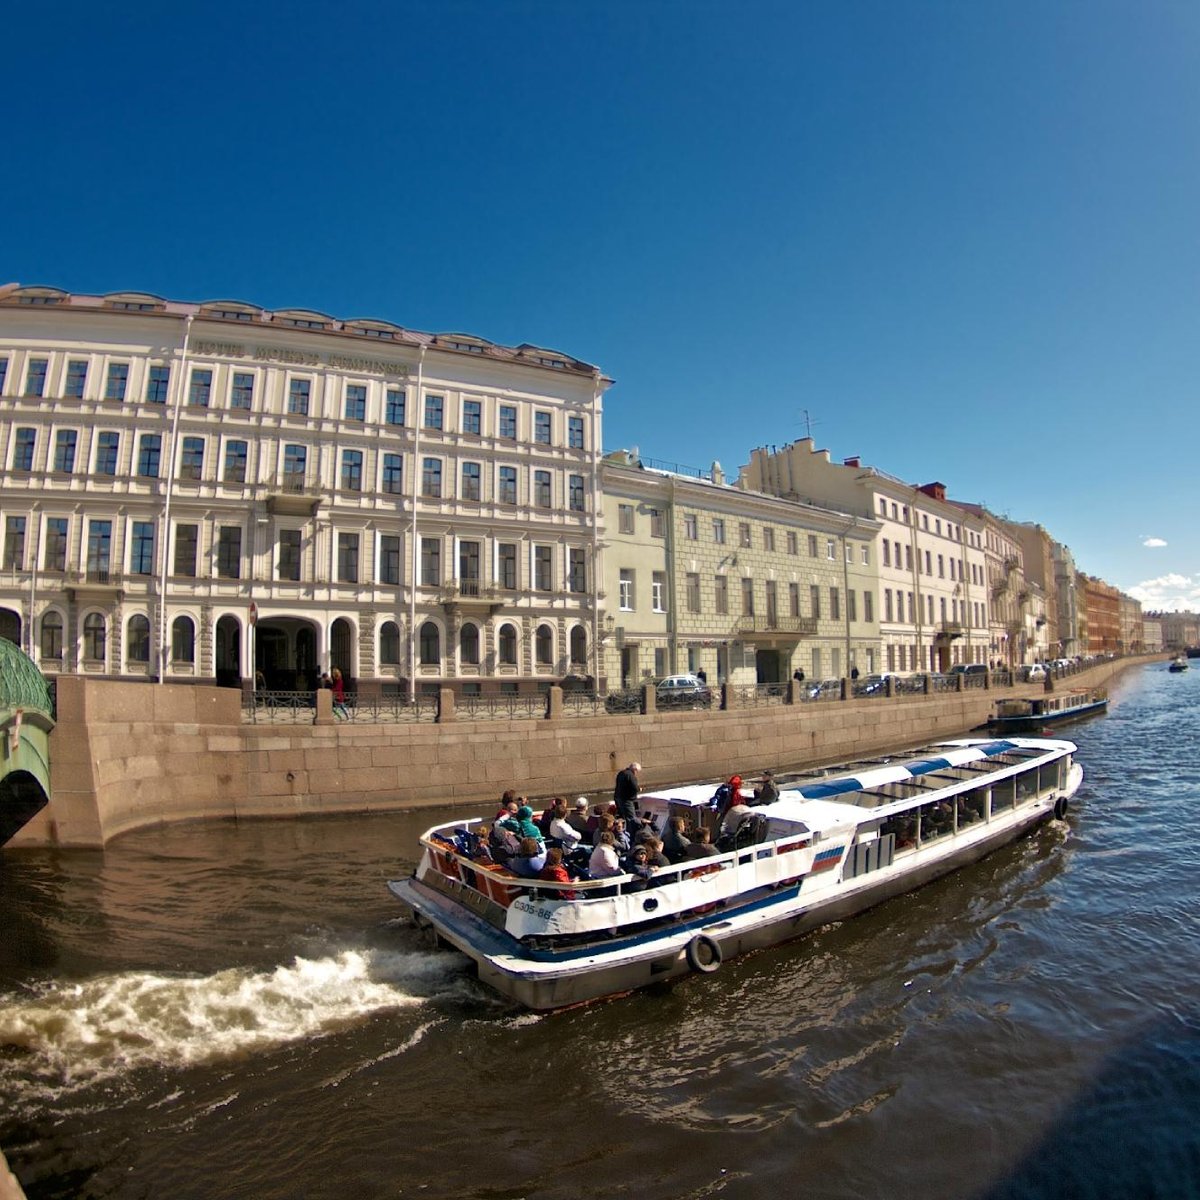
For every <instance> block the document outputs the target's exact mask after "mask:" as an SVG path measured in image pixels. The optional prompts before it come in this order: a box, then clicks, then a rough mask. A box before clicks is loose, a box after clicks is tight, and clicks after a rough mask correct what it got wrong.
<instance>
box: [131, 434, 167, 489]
mask: <svg viewBox="0 0 1200 1200" xmlns="http://www.w3.org/2000/svg"><path fill="white" fill-rule="evenodd" d="M161 454H162V435H161V434H157V433H143V434H142V436H141V437H140V438H138V466H137V473H138V475H139V476H140V477H141V478H142V479H157V478H158V460H159V457H160V456H161Z"/></svg>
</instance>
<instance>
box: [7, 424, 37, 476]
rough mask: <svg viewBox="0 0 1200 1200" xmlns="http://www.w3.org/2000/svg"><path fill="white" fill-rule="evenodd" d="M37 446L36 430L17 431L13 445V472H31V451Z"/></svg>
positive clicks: (21, 429)
mask: <svg viewBox="0 0 1200 1200" xmlns="http://www.w3.org/2000/svg"><path fill="white" fill-rule="evenodd" d="M36 446H37V430H36V429H30V428H27V427H24V426H23V427H21V428H20V429H18V430H17V438H16V442H15V444H14V445H13V470H14V471H32V470H33V451H34V448H35V447H36Z"/></svg>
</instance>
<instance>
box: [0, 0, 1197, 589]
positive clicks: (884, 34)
mask: <svg viewBox="0 0 1200 1200" xmlns="http://www.w3.org/2000/svg"><path fill="white" fill-rule="evenodd" d="M32 9H33V6H28V5H21V6H19V8H18V9H17V10H16V11H14V12H13V13H10V14H9V16H8V20H7V27H6V35H7V36H6V41H7V43H8V45H9V47H10V50H11V51H12V53H10V55H9V62H8V69H7V72H6V76H7V78H6V84H7V86H6V99H5V110H6V113H5V122H4V124H5V138H4V145H5V157H6V160H7V164H8V172H7V175H8V179H7V184H6V187H5V188H4V189H3V192H2V193H0V276H3V278H4V279H5V280H18V281H20V282H22V283H46V284H53V285H57V286H59V287H63V288H66V289H68V290H73V291H79V292H93V291H100V292H102V291H111V290H116V289H119V288H132V289H139V290H145V291H150V292H155V293H158V294H160V295H165V296H168V297H171V298H173V299H185V300H203V299H213V298H240V299H245V300H249V301H253V302H256V303H259V304H262V305H265V306H267V307H272V306H279V307H282V306H303V307H311V308H315V309H318V310H321V311H324V312H328V313H332V314H334V315H336V316H341V317H361V316H376V317H384V318H387V319H390V320H393V321H396V322H398V323H400V324H404V325H408V326H411V327H413V328H416V329H425V330H433V331H450V330H459V331H466V332H471V333H476V334H479V335H481V336H484V337H488V338H492V339H494V340H496V341H499V342H504V343H509V344H515V343H519V342H535V343H537V344H540V345H545V346H551V347H556V348H559V349H562V350H565V351H567V352H569V353H571V354H574V355H576V356H577V357H579V358H583V359H586V360H588V361H590V362H594V363H597V364H599V365H600V366H601V367H602V368H603V369H604V370H605V371H606V372H607V373H608V374H609V375H611V376H612V377H613V378H614V379H615V380H616V381H617V382H616V385H615V386H614V387H613V388H612V389H611V390H610V392H609V393H608V396H607V399H606V405H605V443H606V447H607V448H609V449H612V448H616V447H619V446H632V445H636V446H638V447H639V448H640V450H641V452H642V454H643V455H644V456H647V457H651V458H655V459H659V460H664V461H669V462H678V463H681V464H687V465H694V466H700V467H704V466H707V465H708V464H709V463H711V461H712V460H713V459H719V460H720V461H721V463H722V464H723V465H724V466H725V468H726V470H727V471H731V470H732V469H735V468H736V467H737V466H738V465H740V464H742V463H745V462H746V461H748V457H749V451H750V450H751V448H753V447H754V446H758V445H771V444H777V445H781V444H783V443H785V442H787V441H790V440H792V439H794V438H797V437H800V436H803V434H804V432H805V429H806V425H805V420H806V418H805V414H806V413H807V414H808V419H810V420H811V421H812V432H813V436H814V437H815V439H816V440H817V443H818V445H819V446H823V447H827V448H828V449H829V450H830V451H831V453H832V454H833V455H834V457H835V458H843V457H847V456H849V455H852V454H858V455H861V456H862V458H863V460H864V462H867V463H870V464H872V465H875V466H878V467H880V468H882V469H883V470H886V471H888V472H889V473H891V474H894V475H899V476H901V477H902V478H905V479H908V480H910V481H912V482H914V483H924V482H928V481H930V480H933V479H939V480H941V481H942V482H944V483H945V484H946V485H947V488H948V489H949V492H950V494H951V495H952V496H954V497H956V498H958V499H963V500H969V501H981V502H983V503H985V504H986V505H987V506H988V507H989V508H991V509H992V510H993V511H995V512H997V513H1000V514H1003V515H1008V516H1010V517H1012V518H1013V519H1015V520H1037V521H1040V522H1041V523H1042V524H1043V525H1045V526H1046V528H1047V529H1049V530H1050V532H1051V533H1052V534H1053V535H1054V536H1055V537H1057V538H1059V539H1061V540H1063V541H1065V542H1067V543H1068V544H1069V545H1070V546H1071V548H1072V550H1073V551H1074V553H1075V556H1076V559H1077V561H1078V563H1079V565H1080V566H1081V567H1082V568H1083V569H1085V570H1088V571H1090V572H1092V573H1095V574H1098V575H1101V576H1102V577H1104V578H1105V579H1107V580H1109V581H1110V582H1112V583H1114V584H1117V585H1118V586H1120V587H1123V588H1125V589H1127V590H1130V591H1132V592H1133V593H1134V594H1135V595H1138V596H1139V597H1140V598H1142V599H1143V601H1144V602H1146V603H1148V604H1152V605H1153V604H1158V603H1165V604H1166V605H1167V606H1168V607H1183V606H1190V607H1193V608H1196V609H1200V523H1198V522H1197V520H1196V513H1197V509H1198V507H1200V505H1198V503H1197V502H1198V500H1200V496H1198V491H1200V489H1198V487H1197V483H1196V477H1195V473H1194V472H1193V470H1192V468H1191V459H1192V457H1193V454H1194V451H1195V448H1196V446H1197V444H1200V430H1198V429H1197V425H1198V423H1200V417H1198V415H1197V414H1198V412H1200V406H1198V404H1197V398H1198V396H1197V393H1198V391H1200V336H1198V333H1200V330H1198V329H1197V324H1198V320H1197V318H1198V314H1200V233H1198V230H1200V226H1198V224H1197V214H1200V7H1198V6H1196V5H1195V4H1194V3H1154V2H1151V3H1134V2H1129V3H1122V4H1116V3H1110V2H1108V0H1089V2H1088V3H1045V2H1043V0H1039V2H1037V3H1033V2H1029V3H1020V2H1013V3H985V2H979V3H963V2H954V3H905V2H890V3H875V2H871V0H859V2H850V3H846V2H842V0H839V2H836V3H808V4H806V3H788V4H785V3H737V4H734V3H653V2H650V3H632V2H630V3H620V2H618V3H608V4H592V3H587V2H585V0H578V2H562V3H551V2H549V0H546V2H542V3H508V4H505V3H482V2H470V3H467V2H454V0H450V2H447V3H439V4H433V3H430V4H425V5H405V4H399V3H397V4H372V5H365V4H354V3H347V4H345V5H337V6H334V5H328V4H321V5H317V4H305V3H296V4H288V5H283V4H270V3H261V4H258V5H245V6H242V5H237V6H233V5H216V6H211V7H208V8H196V7H192V6H177V5H151V4H148V3H133V4H129V5H125V6H101V5H96V4H94V3H89V4H86V5H73V4H65V5H57V6H42V7H39V8H38V10H37V11H36V12H35V11H33V10H32ZM1157 543H1164V544H1161V545H1160V544H1157Z"/></svg>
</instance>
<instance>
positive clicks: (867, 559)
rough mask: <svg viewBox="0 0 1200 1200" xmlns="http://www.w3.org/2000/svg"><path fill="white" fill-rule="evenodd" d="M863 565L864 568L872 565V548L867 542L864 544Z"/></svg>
mask: <svg viewBox="0 0 1200 1200" xmlns="http://www.w3.org/2000/svg"><path fill="white" fill-rule="evenodd" d="M862 565H863V566H864V567H869V566H870V565H871V547H870V546H868V545H867V543H866V542H863V544H862Z"/></svg>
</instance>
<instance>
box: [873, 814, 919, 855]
mask: <svg viewBox="0 0 1200 1200" xmlns="http://www.w3.org/2000/svg"><path fill="white" fill-rule="evenodd" d="M889 834H891V835H892V836H893V837H894V838H895V839H896V850H897V851H900V850H911V849H913V848H914V847H915V846H916V844H917V815H916V813H912V812H906V813H897V814H896V815H895V816H894V817H888V819H887V820H886V821H884V823H883V824H882V825H881V826H880V829H879V835H880V837H887V836H888V835H889Z"/></svg>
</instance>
